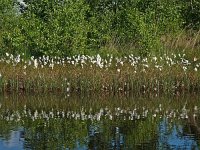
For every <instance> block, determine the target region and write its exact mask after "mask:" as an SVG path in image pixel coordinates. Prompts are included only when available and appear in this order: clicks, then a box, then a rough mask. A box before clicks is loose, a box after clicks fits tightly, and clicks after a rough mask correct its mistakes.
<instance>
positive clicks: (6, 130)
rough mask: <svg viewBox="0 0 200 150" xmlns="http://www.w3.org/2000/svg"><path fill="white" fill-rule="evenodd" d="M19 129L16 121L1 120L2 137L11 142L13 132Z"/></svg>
mask: <svg viewBox="0 0 200 150" xmlns="http://www.w3.org/2000/svg"><path fill="white" fill-rule="evenodd" d="M17 127H18V124H17V123H15V122H14V121H6V120H2V119H0V137H1V138H3V139H5V140H9V139H10V136H11V131H12V130H16V129H17Z"/></svg>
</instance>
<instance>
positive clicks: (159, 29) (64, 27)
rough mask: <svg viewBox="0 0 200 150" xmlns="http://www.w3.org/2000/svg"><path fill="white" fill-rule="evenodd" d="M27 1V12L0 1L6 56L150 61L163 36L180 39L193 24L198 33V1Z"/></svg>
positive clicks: (0, 33)
mask: <svg viewBox="0 0 200 150" xmlns="http://www.w3.org/2000/svg"><path fill="white" fill-rule="evenodd" d="M25 2H26V4H27V5H28V7H27V8H26V9H25V11H24V12H23V13H19V10H18V11H17V4H16V3H14V2H13V1H12V0H2V1H1V2H0V4H1V5H0V17H1V18H0V19H1V20H0V23H1V26H0V44H1V45H0V49H1V53H5V51H6V52H10V53H14V54H15V53H16V54H19V53H21V54H22V53H25V55H26V56H30V55H34V56H41V55H51V56H66V55H74V54H96V53H109V51H110V52H111V53H112V52H114V53H122V54H124V53H130V52H131V53H139V54H140V55H144V56H146V55H148V54H149V53H154V54H157V53H161V51H162V49H163V44H162V43H161V37H162V36H163V35H171V34H172V35H173V34H176V33H178V32H179V31H180V30H181V27H183V28H184V26H188V25H191V26H192V27H194V28H195V29H199V20H200V16H199V14H200V13H199V10H200V9H199V8H200V3H199V2H198V1H187V0H185V1H182V2H179V1H178V0H175V1H174V0H170V1H169V0H160V1H158V0H95V1H89V0H74V1H67V0H63V1H59V2H57V1H52V0H35V1H33V0H29V1H25ZM126 45H129V46H126ZM111 46H112V47H114V48H113V49H112V48H110V47H111ZM102 51H103V52H102ZM104 51H105V52H104Z"/></svg>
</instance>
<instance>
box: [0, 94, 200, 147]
mask: <svg viewBox="0 0 200 150" xmlns="http://www.w3.org/2000/svg"><path fill="white" fill-rule="evenodd" d="M199 100H200V97H199V96H194V95H193V96H191V95H188V96H184V97H148V98H147V97H146V98H144V97H120V96H118V97H109V96H105V97H104V96H103V97H93V96H87V97H77V96H76V97H75V96H74V97H73V96H72V97H65V96H53V95H51V96H31V95H28V96H16V95H12V96H11V95H9V96H8V95H4V96H1V100H0V150H1V149H2V150H6V149H9V150H21V149H83V150H84V149H148V150H149V149H186V150H187V149H188V150H190V149H194V150H197V149H199V145H200V143H199V142H200V140H199V135H200V121H199V119H200V118H199V116H200V115H199V113H200V101H199Z"/></svg>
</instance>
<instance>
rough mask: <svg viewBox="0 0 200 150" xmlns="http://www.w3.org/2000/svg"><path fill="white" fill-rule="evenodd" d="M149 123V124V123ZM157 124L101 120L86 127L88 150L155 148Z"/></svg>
mask: <svg viewBox="0 0 200 150" xmlns="http://www.w3.org/2000/svg"><path fill="white" fill-rule="evenodd" d="M149 121H151V122H149ZM157 125H158V122H157V121H155V122H152V120H151V119H149V120H148V119H146V120H143V121H141V120H137V121H133V120H132V121H131V120H114V121H112V120H102V121H101V123H96V124H95V123H93V124H91V125H90V126H89V127H88V131H89V139H88V140H89V141H88V147H89V148H90V149H108V148H110V149H127V148H130V149H133V148H135V146H136V145H138V147H140V148H141V147H145V145H147V146H148V148H149V147H151V148H156V144H155V143H156V140H155V138H156V130H157Z"/></svg>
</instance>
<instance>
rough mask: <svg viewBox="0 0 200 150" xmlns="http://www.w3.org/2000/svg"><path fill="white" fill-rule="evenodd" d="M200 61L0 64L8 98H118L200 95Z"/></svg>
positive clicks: (88, 59)
mask: <svg viewBox="0 0 200 150" xmlns="http://www.w3.org/2000/svg"><path fill="white" fill-rule="evenodd" d="M199 67H200V60H199V58H197V57H194V58H191V57H187V56H186V55H185V54H182V55H181V54H177V55H175V54H173V53H172V54H170V55H163V56H162V57H155V56H148V57H143V58H142V57H137V56H133V55H129V56H124V57H113V56H112V55H107V57H104V58H102V57H101V56H100V55H96V56H87V55H77V56H73V57H66V58H59V57H54V58H50V57H49V56H43V57H39V58H34V57H31V58H30V59H23V55H22V56H20V55H18V56H13V55H12V54H8V53H6V56H5V57H4V58H1V59H0V91H1V92H8V93H57V92H59V93H65V94H66V95H70V94H72V93H79V94H88V93H93V94H94V93H95V94H97V93H104V94H105V93H107V94H112V95H116V94H118V93H122V94H126V95H130V94H154V95H159V94H162V93H169V94H176V95H180V94H183V93H193V92H196V93H197V92H198V91H199V90H200V71H199V69H200V68H199Z"/></svg>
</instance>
